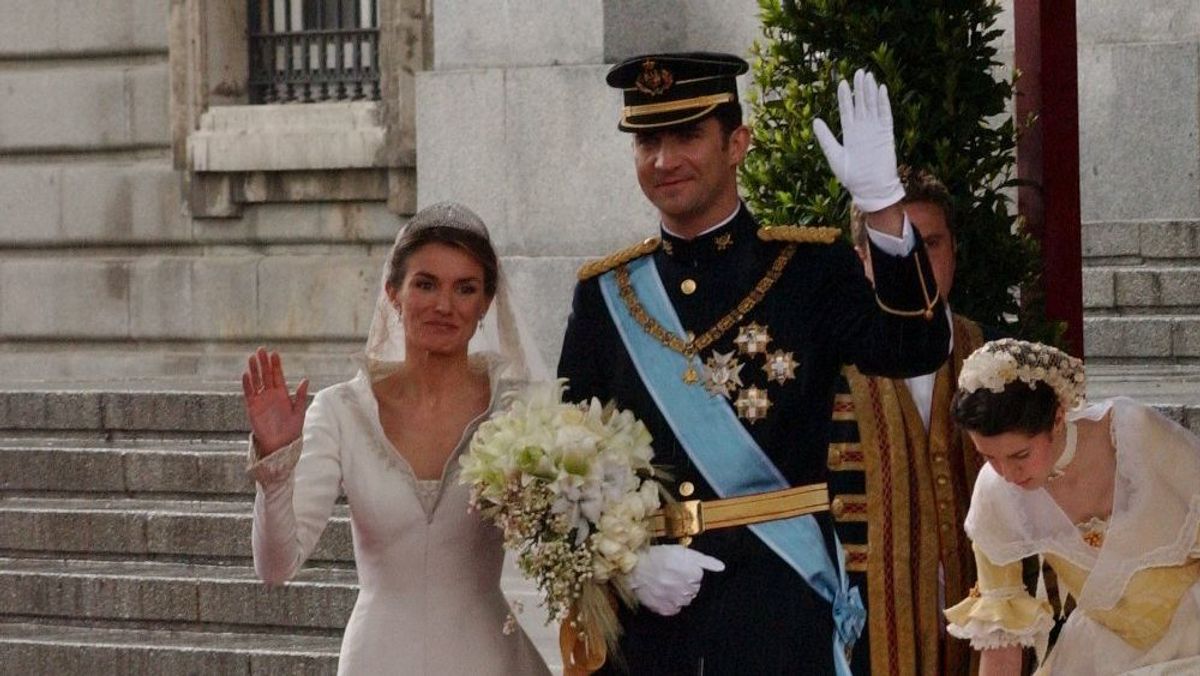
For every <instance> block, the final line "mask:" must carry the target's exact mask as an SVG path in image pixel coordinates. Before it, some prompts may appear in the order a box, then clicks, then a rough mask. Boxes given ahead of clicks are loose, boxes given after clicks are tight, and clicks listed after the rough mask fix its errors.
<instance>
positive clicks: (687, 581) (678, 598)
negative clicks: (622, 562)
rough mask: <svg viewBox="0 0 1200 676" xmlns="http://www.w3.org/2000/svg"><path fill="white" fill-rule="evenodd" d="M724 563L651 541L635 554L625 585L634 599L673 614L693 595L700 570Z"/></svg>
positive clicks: (718, 568)
mask: <svg viewBox="0 0 1200 676" xmlns="http://www.w3.org/2000/svg"><path fill="white" fill-rule="evenodd" d="M706 570H711V571H716V572H720V571H722V570H725V564H723V563H721V562H720V561H718V560H717V559H714V558H713V557H711V556H708V555H707V554H701V553H700V552H698V551H695V550H694V549H688V548H687V547H683V546H681V545H653V546H651V547H650V548H648V549H647V550H646V551H645V552H644V553H643V554H641V555H640V556H639V557H638V562H637V565H636V566H634V567H633V570H632V571H630V573H629V586H630V587H632V588H633V593H634V595H635V596H637V599H638V602H640V603H641V604H642V605H643V606H646V607H647V608H649V609H650V610H652V611H654V612H656V613H658V614H659V615H674V614H676V613H678V612H679V611H680V610H682V609H683V607H684V606H686V605H687V604H689V603H691V602H692V599H694V598H696V594H697V593H699V592H700V580H701V579H702V578H703V577H704V571H706Z"/></svg>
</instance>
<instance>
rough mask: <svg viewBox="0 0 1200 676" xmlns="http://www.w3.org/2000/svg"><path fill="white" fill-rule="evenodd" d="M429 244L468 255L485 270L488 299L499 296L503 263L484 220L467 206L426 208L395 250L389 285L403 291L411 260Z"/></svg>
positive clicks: (389, 269) (410, 226) (416, 216)
mask: <svg viewBox="0 0 1200 676" xmlns="http://www.w3.org/2000/svg"><path fill="white" fill-rule="evenodd" d="M429 244H442V245H444V246H448V247H451V248H454V249H459V250H460V251H463V252H465V253H466V254H467V255H469V256H470V257H471V258H473V259H475V262H477V263H479V266H480V267H482V268H483V291H484V293H485V294H486V295H487V297H488V298H492V297H493V296H495V295H496V285H497V284H498V281H497V280H498V279H499V275H500V261H499V259H498V258H497V256H496V249H495V248H493V247H492V242H491V240H489V239H488V236H487V229H486V228H485V227H484V225H483V221H481V220H480V219H479V217H478V216H476V215H475V214H474V213H473V212H471V211H470V210H469V209H467V208H466V207H463V206H460V205H447V204H435V205H434V206H432V207H428V208H426V209H422V210H421V211H420V212H418V213H417V214H416V215H415V216H413V219H412V221H410V222H409V224H408V227H407V228H405V230H404V233H403V234H402V235H400V239H399V240H398V241H397V242H396V246H395V248H394V249H392V259H391V262H390V263H389V266H388V277H387V283H388V284H390V285H392V286H393V287H396V288H399V287H400V285H401V284H402V283H403V282H404V275H405V273H406V272H407V271H408V259H409V257H411V256H412V255H413V254H414V253H415V252H416V251H417V250H418V249H420V248H422V247H424V246H426V245H429Z"/></svg>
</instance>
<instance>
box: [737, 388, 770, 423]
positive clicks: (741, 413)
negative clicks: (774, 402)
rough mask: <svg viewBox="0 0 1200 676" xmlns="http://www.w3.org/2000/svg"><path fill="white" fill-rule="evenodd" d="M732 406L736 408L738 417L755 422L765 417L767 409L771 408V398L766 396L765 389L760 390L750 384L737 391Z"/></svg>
mask: <svg viewBox="0 0 1200 676" xmlns="http://www.w3.org/2000/svg"><path fill="white" fill-rule="evenodd" d="M733 407H734V408H736V409H737V414H738V417H739V418H741V419H743V420H748V421H750V423H756V422H758V421H759V420H762V419H763V418H765V417H767V410H768V409H769V408H771V400H770V398H768V397H767V391H766V390H760V389H758V388H757V387H755V386H753V385H751V386H750V387H747V388H746V389H744V390H742V391H741V392H739V393H738V398H737V401H735V402H733Z"/></svg>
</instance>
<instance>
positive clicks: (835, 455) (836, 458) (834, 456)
mask: <svg viewBox="0 0 1200 676" xmlns="http://www.w3.org/2000/svg"><path fill="white" fill-rule="evenodd" d="M841 466H842V452H841V451H839V450H838V449H836V448H831V449H829V467H830V469H837V468H838V467H841Z"/></svg>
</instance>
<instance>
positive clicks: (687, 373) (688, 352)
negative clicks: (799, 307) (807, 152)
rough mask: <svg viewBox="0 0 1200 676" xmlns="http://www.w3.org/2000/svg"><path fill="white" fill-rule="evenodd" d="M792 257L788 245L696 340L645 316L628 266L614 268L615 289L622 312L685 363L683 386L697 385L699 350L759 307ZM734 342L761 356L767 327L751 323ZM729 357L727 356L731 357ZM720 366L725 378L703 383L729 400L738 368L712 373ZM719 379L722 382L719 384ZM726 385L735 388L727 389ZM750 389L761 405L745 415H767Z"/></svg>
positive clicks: (766, 404) (731, 366)
mask: <svg viewBox="0 0 1200 676" xmlns="http://www.w3.org/2000/svg"><path fill="white" fill-rule="evenodd" d="M654 246H658V243H657V241H656V242H655V243H654ZM794 253H796V247H795V245H791V244H789V245H788V246H786V247H784V249H783V251H781V252H779V256H778V257H776V258H775V262H774V263H772V264H771V269H770V270H768V271H767V274H765V275H763V278H762V279H760V280H758V283H757V284H755V285H754V289H752V290H751V291H750V293H749V294H747V295H746V297H745V298H743V299H742V301H741V302H740V303H738V304H737V305H736V306H734V308H733V309H731V310H730V311H729V313H728V314H726V315H725V316H724V317H722V318H721V319H720V320H718V321H717V323H716V324H713V325H712V326H710V327H709V328H708V330H707V331H705V332H704V333H703V334H701V335H699V336H697V335H695V334H694V333H692V332H691V331H688V332H686V333H685V334H684V335H683V336H679V335H676V334H674V333H671V332H670V331H668V330H667V329H666V328H664V327H663V325H662V324H659V323H658V320H656V319H654V317H651V316H650V313H648V312H646V308H645V307H643V306H642V304H641V302H639V301H638V297H637V292H636V291H634V289H633V283H632V282H631V281H630V279H629V267H628V266H627V265H620V266H619V267H617V270H616V277H617V289H618V291H619V293H620V295H621V300H622V301H623V302H624V303H625V308H626V309H627V310H628V311H629V314H630V316H632V317H633V319H634V320H635V321H636V322H637V323H638V324H639V325H641V327H642V329H643V330H644V331H645V332H646V333H647V334H649V335H650V336H652V337H653V338H654V339H655V340H657V341H658V342H659V343H661V344H662V345H664V346H666V347H667V348H669V349H671V350H674V351H675V352H677V353H679V354H680V355H682V356H683V358H684V359H685V360H686V362H687V368H685V369H684V371H683V374H682V375H681V376H680V377H681V378H682V379H683V382H684V383H685V384H688V385H695V384H696V383H698V382H700V373H699V372H698V371H697V370H696V364H695V360H696V355H697V354H699V353H700V351H701V350H704V349H705V348H707V347H708V346H709V345H712V344H713V343H714V342H716V341H717V339H719V338H720V337H721V336H722V335H724V334H725V332H726V331H728V330H729V329H731V328H733V327H734V326H736V325H737V323H738V322H740V321H742V319H743V318H744V317H745V316H746V314H747V313H749V312H750V311H751V310H753V309H754V307H755V306H756V305H758V303H759V301H761V300H762V299H763V296H765V295H767V291H769V290H770V288H771V286H772V285H774V284H775V281H776V280H778V279H779V276H780V275H782V274H783V269H784V268H785V267H786V266H787V264H788V261H790V260H791V259H792V254H794ZM733 342H734V343H736V344H737V346H738V352H741V353H744V354H749V355H755V354H764V353H766V351H767V343H769V342H771V336H770V335H768V334H767V327H765V326H759V325H758V324H755V323H753V322H751V323H750V324H747V325H746V326H743V327H742V328H741V329H739V331H738V337H737V338H736V339H735V340H734V341H733ZM714 354H715V353H714ZM732 354H733V353H730V355H731V356H732ZM721 366H727V370H726V371H725V372H724V373H725V375H724V376H717V377H718V380H717V381H715V382H714V383H706V386H709V385H712V386H713V387H722V388H724V389H725V392H726V395H725V396H727V397H728V396H729V394H728V392H729V388H730V387H736V386H737V385H741V384H742V383H741V376H740V373H739V370H740V369H741V364H738V363H734V362H731V361H730V362H729V363H728V364H726V363H725V362H720V363H718V362H714V371H715V370H716V369H717V368H718V367H721ZM701 367H702V368H703V367H704V365H703V364H701ZM722 377H724V378H725V379H724V380H720V378H722ZM726 383H735V384H734V385H727V384H726ZM750 389H751V390H754V391H756V392H758V393H759V396H761V397H762V401H761V402H759V403H757V404H755V405H754V406H751V409H750V412H749V413H748V415H754V416H758V417H762V416H763V415H765V413H766V407H769V406H770V405H771V402H770V401H767V400H766V392H765V391H763V390H757V389H756V388H750ZM745 394H746V392H745V391H743V392H742V394H741V395H739V396H738V400H739V401H741V400H742V398H743V396H744V395H745ZM753 401H757V400H753ZM759 408H762V410H761V411H759V410H758V409H759ZM738 410H739V415H740V411H741V408H740V407H739V409H738Z"/></svg>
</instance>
